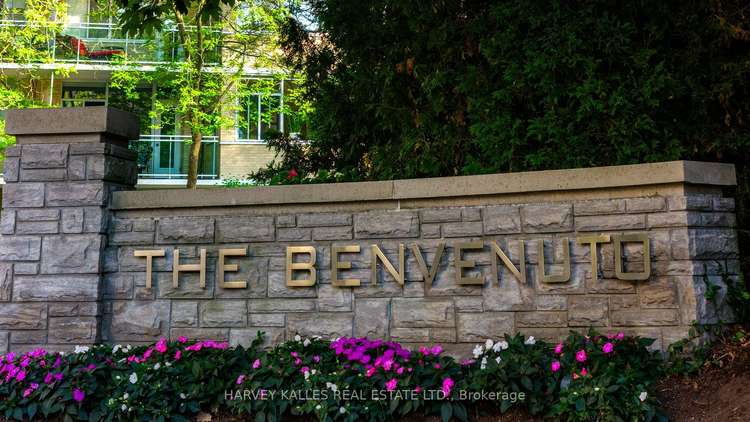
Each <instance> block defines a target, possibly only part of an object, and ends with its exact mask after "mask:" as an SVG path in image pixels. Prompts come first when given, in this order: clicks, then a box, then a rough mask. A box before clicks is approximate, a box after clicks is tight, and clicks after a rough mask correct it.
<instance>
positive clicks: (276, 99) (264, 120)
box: [237, 80, 284, 141]
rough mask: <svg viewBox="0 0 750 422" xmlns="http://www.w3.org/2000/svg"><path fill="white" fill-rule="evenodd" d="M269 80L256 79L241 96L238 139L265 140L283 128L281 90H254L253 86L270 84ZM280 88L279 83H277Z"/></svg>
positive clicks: (238, 115) (238, 114)
mask: <svg viewBox="0 0 750 422" xmlns="http://www.w3.org/2000/svg"><path fill="white" fill-rule="evenodd" d="M268 83H269V82H268V81H261V80H254V81H251V82H249V83H248V89H247V91H246V92H244V93H243V94H242V95H241V96H240V106H239V111H238V113H237V139H238V140H239V141H263V140H266V139H268V138H271V137H273V136H276V135H277V134H278V133H279V132H280V131H281V130H282V128H283V124H284V123H283V122H284V115H283V113H282V112H281V110H282V108H283V102H284V100H283V98H282V95H281V91H280V90H278V89H277V91H276V92H271V93H269V92H268V90H267V89H265V90H263V91H261V90H260V89H258V90H257V91H254V89H253V87H255V88H259V87H260V86H261V85H265V86H266V87H267V86H268V85H267V84H268ZM276 87H277V88H278V85H276Z"/></svg>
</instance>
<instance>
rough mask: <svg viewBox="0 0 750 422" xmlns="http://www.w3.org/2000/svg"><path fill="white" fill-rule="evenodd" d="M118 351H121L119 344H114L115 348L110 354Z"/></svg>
mask: <svg viewBox="0 0 750 422" xmlns="http://www.w3.org/2000/svg"><path fill="white" fill-rule="evenodd" d="M120 349H122V346H121V345H119V344H115V347H113V348H112V353H117V351H118V350H120Z"/></svg>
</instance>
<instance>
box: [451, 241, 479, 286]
mask: <svg viewBox="0 0 750 422" xmlns="http://www.w3.org/2000/svg"><path fill="white" fill-rule="evenodd" d="M454 247H455V248H456V256H455V258H454V260H455V261H456V283H458V284H484V280H482V277H481V276H474V277H464V274H463V270H464V269H471V268H474V265H475V262H474V260H473V259H467V260H464V259H463V251H464V250H478V249H482V248H484V242H482V241H481V240H478V241H475V242H464V243H456V245H455V246H454Z"/></svg>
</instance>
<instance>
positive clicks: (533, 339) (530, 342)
mask: <svg viewBox="0 0 750 422" xmlns="http://www.w3.org/2000/svg"><path fill="white" fill-rule="evenodd" d="M523 344H525V345H527V346H531V345H533V344H536V339H535V338H534V336H529V338H527V339H526V341H524V342H523Z"/></svg>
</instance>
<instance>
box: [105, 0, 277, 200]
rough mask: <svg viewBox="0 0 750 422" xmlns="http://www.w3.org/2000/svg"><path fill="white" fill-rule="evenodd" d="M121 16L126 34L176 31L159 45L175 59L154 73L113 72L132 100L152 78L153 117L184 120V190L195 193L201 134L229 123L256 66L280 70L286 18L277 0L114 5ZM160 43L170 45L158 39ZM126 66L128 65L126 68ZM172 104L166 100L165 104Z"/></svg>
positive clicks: (132, 0) (130, 0) (131, 0)
mask: <svg viewBox="0 0 750 422" xmlns="http://www.w3.org/2000/svg"><path fill="white" fill-rule="evenodd" d="M117 3H118V5H119V6H120V7H121V8H120V9H119V12H118V19H119V21H120V22H121V24H122V26H123V29H124V30H125V31H127V32H129V33H131V34H136V35H152V34H154V33H155V32H157V31H163V30H165V29H172V28H173V29H175V30H176V31H177V34H178V37H177V38H176V45H174V46H171V47H170V46H165V45H163V44H162V45H158V46H157V47H158V48H169V49H171V51H175V52H176V53H177V54H175V55H171V56H170V57H171V58H169V60H167V61H166V62H165V63H163V64H160V65H158V66H157V67H156V70H155V71H149V72H144V71H136V70H134V68H133V67H132V66H131V67H127V66H125V67H124V68H123V69H122V70H120V71H118V72H115V73H114V74H113V85H114V86H115V87H116V88H117V89H120V90H122V91H123V92H124V93H125V94H126V96H128V97H137V96H138V95H142V94H139V93H138V92H137V91H136V88H137V86H138V84H142V83H143V82H144V81H149V80H156V81H157V82H158V83H159V86H160V88H161V89H162V90H163V92H162V94H163V95H162V96H161V97H157V98H156V99H155V103H154V104H155V108H154V111H153V113H155V114H157V115H158V114H163V113H164V112H166V111H167V109H169V108H171V109H172V110H173V111H175V112H177V113H179V114H180V115H182V116H183V117H184V118H183V120H182V121H183V122H184V124H185V125H187V127H188V128H189V129H190V134H191V145H190V154H189V161H188V175H187V187H188V188H195V187H196V185H197V177H198V164H199V159H200V151H201V144H202V140H203V136H205V135H212V134H214V133H216V131H218V130H219V129H220V128H221V127H222V126H227V125H231V124H232V123H233V121H234V115H233V113H229V112H228V111H231V110H227V108H231V107H227V105H228V104H233V103H235V102H236V101H235V100H236V98H238V97H239V96H241V95H242V93H243V92H244V91H245V90H246V89H248V88H247V84H245V83H243V77H244V76H245V75H246V74H247V73H248V70H250V69H251V68H254V67H256V68H257V67H266V68H274V67H277V63H278V62H279V60H278V57H279V50H278V32H279V31H278V27H277V25H278V23H279V22H281V21H283V20H284V19H285V16H286V15H287V13H288V9H287V8H286V5H285V2H283V1H281V0H253V1H248V2H240V1H235V0H176V1H159V2H141V1H136V0H118V2H117ZM160 42H162V43H164V42H168V40H163V39H162V40H161V41H160ZM125 64H127V62H126V63H125ZM166 99H169V100H170V101H166Z"/></svg>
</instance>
